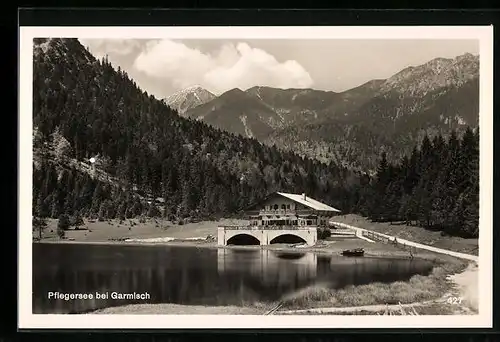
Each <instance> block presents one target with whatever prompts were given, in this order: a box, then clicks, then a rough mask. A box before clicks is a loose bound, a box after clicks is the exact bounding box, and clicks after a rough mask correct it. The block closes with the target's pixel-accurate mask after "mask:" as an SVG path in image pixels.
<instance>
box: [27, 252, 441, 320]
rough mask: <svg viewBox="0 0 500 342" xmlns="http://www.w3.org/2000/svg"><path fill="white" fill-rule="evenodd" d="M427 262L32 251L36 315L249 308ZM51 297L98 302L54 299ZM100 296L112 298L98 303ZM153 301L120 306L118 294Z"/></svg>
mask: <svg viewBox="0 0 500 342" xmlns="http://www.w3.org/2000/svg"><path fill="white" fill-rule="evenodd" d="M432 267H433V264H432V263H431V262H428V261H424V260H415V259H414V260H401V259H386V258H370V257H361V258H349V257H342V256H328V257H326V256H324V255H318V254H314V253H297V252H295V253H294V252H279V251H272V250H250V249H246V250H245V249H244V250H236V249H209V248H197V247H182V246H181V247H178V246H124V245H120V246H118V245H88V244H58V245H56V244H34V245H33V291H34V293H33V312H34V313H82V312H88V311H92V310H96V309H101V308H105V307H110V306H119V305H126V304H133V303H177V304H187V305H243V304H244V303H245V302H253V301H274V300H278V299H280V298H281V297H283V296H284V295H287V294H290V293H293V292H294V291H296V290H299V289H301V288H303V287H306V286H309V285H313V284H317V283H321V284H324V285H326V286H329V287H331V288H342V287H344V286H346V285H351V284H353V285H360V284H368V283H370V282H392V281H397V280H407V279H409V278H410V277H411V276H413V275H415V274H422V275H427V274H428V273H429V272H430V271H431V270H432ZM50 292H53V293H54V292H59V293H65V294H92V295H93V298H92V299H85V300H82V299H75V300H65V299H57V298H50V299H49V293H50ZM96 292H98V293H101V294H106V293H107V294H108V298H107V299H96V296H95V294H96ZM113 292H115V293H119V294H129V293H134V292H135V293H138V294H146V293H147V294H148V295H149V299H136V300H134V299H115V298H112V293H113Z"/></svg>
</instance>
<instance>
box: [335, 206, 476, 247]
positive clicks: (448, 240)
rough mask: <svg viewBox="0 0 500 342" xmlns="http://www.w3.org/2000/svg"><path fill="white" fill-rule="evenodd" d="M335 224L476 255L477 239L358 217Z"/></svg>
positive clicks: (350, 217) (347, 217) (338, 217)
mask: <svg viewBox="0 0 500 342" xmlns="http://www.w3.org/2000/svg"><path fill="white" fill-rule="evenodd" d="M333 221H335V222H341V223H346V224H349V225H352V226H356V227H359V228H364V229H368V230H373V231H375V232H379V233H383V234H387V235H391V236H396V237H399V238H402V239H406V240H409V241H414V242H418V243H422V244H425V245H429V246H434V247H437V248H443V249H448V250H450V251H454V252H460V253H468V254H473V255H478V239H464V238H460V237H453V236H442V235H441V233H440V232H437V231H431V230H427V229H424V228H422V227H415V226H406V225H404V224H403V225H400V224H392V225H391V224H390V223H378V222H371V221H370V220H368V219H366V218H364V217H361V216H358V215H352V214H350V215H342V216H337V217H335V218H333Z"/></svg>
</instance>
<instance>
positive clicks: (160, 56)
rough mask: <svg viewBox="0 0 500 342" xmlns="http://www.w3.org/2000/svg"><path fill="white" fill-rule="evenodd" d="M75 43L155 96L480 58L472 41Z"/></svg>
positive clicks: (375, 75)
mask: <svg viewBox="0 0 500 342" xmlns="http://www.w3.org/2000/svg"><path fill="white" fill-rule="evenodd" d="M80 41H81V42H82V44H83V45H85V46H87V47H88V48H89V49H90V51H91V52H92V53H93V54H94V55H96V56H98V57H102V56H104V55H106V54H107V55H108V58H109V60H110V61H111V63H112V64H113V65H114V66H115V67H118V66H120V67H121V68H122V69H124V70H126V71H127V73H128V74H129V76H130V77H132V78H133V79H134V80H135V81H136V83H137V84H138V85H139V86H140V87H141V88H142V89H143V90H146V91H147V92H148V93H150V94H153V95H155V96H156V97H158V98H164V97H166V96H168V95H170V94H172V93H174V92H176V91H178V90H181V89H184V88H186V87H189V86H193V85H201V86H202V87H204V88H206V89H208V90H210V91H211V92H213V93H215V94H221V93H223V92H224V91H227V90H230V89H232V88H240V89H242V90H245V89H248V88H250V87H253V86H255V85H262V86H271V87H278V88H314V89H321V90H331V91H336V92H339V91H344V90H347V89H350V88H353V87H356V86H358V85H361V84H363V83H365V82H367V81H369V80H372V79H384V78H388V77H390V76H392V75H393V74H395V73H397V72H398V71H400V70H402V69H404V68H405V67H407V66H411V65H419V64H423V63H425V62H427V61H429V60H431V59H433V58H436V57H445V58H449V57H455V56H458V55H461V54H463V53H466V52H470V53H472V54H478V53H479V43H478V41H475V40H292V39H287V40H284V39H282V40H213V39H212V40H209V39H204V40H194V39H191V40H168V39H162V40H158V39H155V40H138V39H113V40H108V39H85V40H84V39H80Z"/></svg>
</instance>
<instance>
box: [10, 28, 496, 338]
mask: <svg viewBox="0 0 500 342" xmlns="http://www.w3.org/2000/svg"><path fill="white" fill-rule="evenodd" d="M19 32H20V36H19V56H20V62H19V108H20V112H19V150H18V155H19V182H18V184H19V199H18V204H19V212H18V222H19V226H18V265H19V266H18V267H19V268H18V280H19V288H18V309H19V310H18V326H19V328H20V329H36V328H41V329H44V328H45V329H57V328H82V329H98V328H116V329H123V328H137V329H141V328H160V329H161V328H163V329H208V328H210V329H214V328H256V329H265V328H290V329H293V328H391V327H393V328H453V327H457V328H481V327H484V328H491V327H492V309H493V308H492V289H493V287H492V285H493V284H492V279H493V278H492V272H493V270H492V255H493V254H492V252H493V241H492V228H493V220H492V214H493V190H492V189H493V164H494V163H493V27H492V26H372V27H370V26H353V27H340V26H339V27H269V26H268V27H179V26H177V27H29V26H24V27H21V28H20V29H19ZM36 37H61V38H74V37H77V38H87V39H88V38H99V39H103V38H108V39H111V38H115V39H127V38H128V39H131V38H136V39H139V38H143V39H161V38H170V39H235V38H237V39H404V40H408V39H477V40H478V41H479V44H480V45H479V46H480V117H479V122H480V227H481V228H480V231H481V234H480V236H479V289H480V298H479V314H478V315H472V316H469V315H467V316H429V315H426V316H423V315H422V316H335V317H334V318H332V316H305V315H300V316H288V315H287V316H273V315H268V316H249V315H196V316H195V317H196V318H195V319H193V317H191V316H190V315H187V316H186V315H121V314H120V315H52V314H43V315H40V314H33V313H32V229H31V224H32V222H31V216H32V183H33V182H32V160H33V159H32V158H33V155H32V154H33V153H32V140H31V137H32V94H33V84H32V78H33V38H36Z"/></svg>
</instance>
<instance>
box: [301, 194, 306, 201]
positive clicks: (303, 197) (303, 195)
mask: <svg viewBox="0 0 500 342" xmlns="http://www.w3.org/2000/svg"><path fill="white" fill-rule="evenodd" d="M302 199H303V200H304V201H307V199H306V193H305V192H304V193H302Z"/></svg>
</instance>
